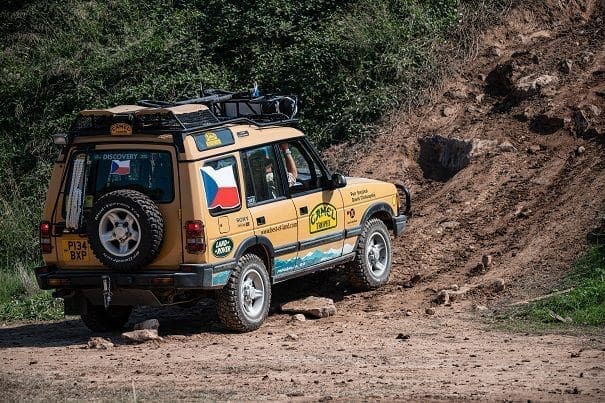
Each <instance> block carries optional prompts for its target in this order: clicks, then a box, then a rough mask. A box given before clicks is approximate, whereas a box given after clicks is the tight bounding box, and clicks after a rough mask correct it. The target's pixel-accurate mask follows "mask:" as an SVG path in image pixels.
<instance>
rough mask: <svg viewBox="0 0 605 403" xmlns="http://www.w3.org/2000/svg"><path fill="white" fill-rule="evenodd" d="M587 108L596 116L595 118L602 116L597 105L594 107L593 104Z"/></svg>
mask: <svg viewBox="0 0 605 403" xmlns="http://www.w3.org/2000/svg"><path fill="white" fill-rule="evenodd" d="M586 108H588V110H589V111H590V112H591V113H592V114H593V115H594V116H595V117H599V116H600V115H601V108H599V107H598V106H596V105H592V104H588V105H586Z"/></svg>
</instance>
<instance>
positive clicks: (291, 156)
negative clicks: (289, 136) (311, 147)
mask: <svg viewBox="0 0 605 403" xmlns="http://www.w3.org/2000/svg"><path fill="white" fill-rule="evenodd" d="M280 150H281V154H282V155H281V157H282V159H283V162H284V166H285V167H286V169H287V171H288V172H289V174H288V177H289V181H288V185H289V186H290V193H291V194H293V195H295V194H297V193H302V192H307V191H310V190H315V189H320V188H321V187H322V186H323V184H324V183H325V181H326V174H325V173H324V172H323V170H322V168H321V166H320V165H319V163H318V162H317V161H316V160H315V158H314V157H313V155H312V154H311V153H310V152H309V151H308V149H307V147H306V146H305V145H304V143H303V142H302V141H300V140H293V141H290V142H288V143H281V144H280ZM292 165H294V166H292ZM294 174H295V175H294Z"/></svg>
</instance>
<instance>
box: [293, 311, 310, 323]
mask: <svg viewBox="0 0 605 403" xmlns="http://www.w3.org/2000/svg"><path fill="white" fill-rule="evenodd" d="M306 320H307V318H306V317H305V315H303V314H302V313H297V314H296V315H292V316H291V317H290V322H304V321H306Z"/></svg>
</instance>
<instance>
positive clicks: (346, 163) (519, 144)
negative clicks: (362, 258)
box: [329, 1, 605, 302]
mask: <svg viewBox="0 0 605 403" xmlns="http://www.w3.org/2000/svg"><path fill="white" fill-rule="evenodd" d="M565 4H567V5H565ZM534 6H535V7H531V9H530V8H529V7H528V8H523V7H522V8H520V9H515V10H512V11H511V13H510V15H509V16H508V17H507V18H506V19H505V21H504V23H503V24H502V26H499V27H497V28H495V29H493V30H490V31H489V32H487V33H486V34H485V35H484V37H483V39H482V40H481V41H480V42H479V43H480V44H481V45H480V46H479V48H478V50H477V56H476V58H475V59H474V60H473V61H471V62H469V63H468V64H467V65H465V66H462V67H461V68H460V72H459V73H458V74H455V75H454V76H453V77H451V78H450V79H449V80H447V81H446V83H445V84H444V86H443V88H441V91H440V92H439V93H437V94H435V96H434V97H433V99H432V100H431V102H430V103H428V105H427V106H425V107H422V108H418V109H417V110H414V111H412V112H411V113H409V114H405V115H398V116H396V117H394V118H393V122H392V129H391V130H390V131H389V132H388V133H383V134H381V135H379V136H377V137H376V138H375V139H372V140H371V141H370V143H369V144H363V145H357V146H354V147H352V148H348V147H347V146H340V147H337V148H335V149H333V150H330V152H329V156H330V157H331V159H332V160H334V161H336V162H335V164H334V165H335V166H336V167H337V168H339V169H341V170H344V171H347V172H348V173H350V174H352V175H362V176H372V177H376V178H386V179H388V180H391V181H395V180H400V181H404V182H405V183H406V184H407V185H408V186H409V187H410V188H411V190H412V192H413V194H414V196H415V203H414V216H413V219H412V220H411V222H410V227H409V231H408V232H407V233H406V235H405V237H404V238H403V239H401V240H400V241H398V244H397V246H398V247H397V248H396V250H397V251H398V253H397V258H396V261H397V262H399V264H400V265H399V266H398V270H396V276H395V278H396V281H397V280H398V281H399V282H403V281H405V280H406V279H408V278H409V277H410V276H411V275H412V274H414V273H419V274H421V275H422V276H423V282H422V283H421V284H419V287H421V288H422V287H423V286H424V288H425V289H426V288H427V287H428V288H433V289H440V288H443V287H444V286H448V285H449V284H453V283H455V284H463V283H468V284H469V285H478V284H487V283H489V282H490V280H491V279H493V278H503V279H504V280H505V281H506V283H507V284H509V285H510V286H509V287H507V288H508V291H507V293H506V296H507V297H508V298H511V299H518V298H523V297H527V296H535V295H536V294H539V293H543V292H544V291H546V290H548V289H549V288H551V287H552V286H553V284H554V282H555V281H556V280H557V279H559V278H560V277H561V275H562V274H563V273H564V272H565V270H566V269H567V268H568V267H569V265H570V263H571V262H572V261H573V260H574V259H576V258H577V256H578V254H579V253H580V252H581V251H582V250H584V249H585V248H586V247H587V242H586V236H587V233H588V232H589V230H590V229H591V228H593V227H594V226H597V225H600V222H601V220H602V217H600V216H599V214H603V212H605V152H604V150H605V148H604V147H603V145H604V144H605V28H603V27H604V26H605V21H604V17H605V16H604V15H603V6H602V5H601V6H599V5H598V4H597V2H594V1H570V2H557V1H547V2H544V3H541V2H537V3H536V4H534ZM599 7H601V8H599ZM566 61H569V63H570V65H571V67H570V69H569V70H566V69H565V67H563V63H566ZM510 65H512V67H511V69H512V73H511V76H512V77H499V76H498V75H497V74H495V73H498V70H499V69H500V67H498V66H505V67H506V66H510ZM490 73H491V74H490ZM545 75H546V76H550V77H554V78H553V79H552V80H554V82H553V83H552V84H549V85H544V86H542V87H540V85H539V84H538V86H537V89H535V90H531V89H530V90H529V91H527V92H522V91H519V90H518V89H517V88H516V87H515V84H516V82H515V81H522V80H523V79H524V78H529V81H532V80H535V79H536V78H538V77H542V76H545ZM494 76H495V78H494ZM494 81H495V83H494ZM498 84H500V86H501V87H502V86H504V87H505V88H503V89H500V88H496V90H494V89H493V87H497V85H498ZM507 86H508V87H511V88H512V89H511V88H506V87H507ZM497 90H500V91H497ZM519 92H522V93H519ZM594 111H596V112H597V113H598V114H599V116H596V114H595V113H594ZM580 113H581V114H582V116H584V117H586V118H587V120H589V121H590V125H591V129H590V130H588V131H585V132H580V130H578V124H577V122H576V120H577V119H578V118H577V116H579V114H580ZM434 135H438V136H442V137H445V138H456V139H465V140H475V141H477V140H481V141H482V143H486V144H484V145H483V146H481V142H479V147H478V150H477V155H475V156H474V157H471V158H470V163H469V165H468V166H466V167H465V168H463V169H462V170H460V171H459V172H457V173H455V174H454V173H453V172H448V168H447V167H445V168H444V167H443V166H442V165H443V164H440V163H439V161H437V160H436V157H435V155H436V154H438V153H439V152H440V151H441V150H442V149H443V147H442V146H441V144H436V141H435V140H434V139H432V138H431V136H434ZM439 140H440V141H441V139H439ZM483 140H486V141H483ZM490 141H492V142H493V144H492V143H490ZM502 143H504V144H502ZM580 147H581V149H580V151H583V152H582V153H579V152H578V149H579V148H580ZM458 148H461V149H462V151H464V147H460V146H458ZM455 151H456V150H454V152H452V153H451V154H447V155H445V160H446V161H445V162H446V164H445V165H447V164H448V163H450V165H455V164H451V163H452V162H456V159H460V158H459V156H460V155H461V154H464V153H456V152H455ZM354 161H360V162H359V163H356V162H354ZM442 162H443V161H442ZM451 175H453V176H451ZM449 176H451V177H449ZM515 213H517V214H515ZM484 254H490V255H492V256H493V258H494V263H493V265H492V266H491V267H490V269H489V270H488V271H487V273H486V274H485V275H482V276H475V277H471V276H469V272H470V271H471V269H472V268H474V267H476V265H477V264H478V263H480V262H481V258H482V255H484ZM408 294H414V293H413V292H411V293H408ZM425 297H426V293H422V294H421V295H420V296H418V298H416V299H417V300H418V301H422V302H424V301H425V300H426V298H425ZM500 301H501V302H502V299H500Z"/></svg>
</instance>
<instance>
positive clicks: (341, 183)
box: [332, 174, 347, 189]
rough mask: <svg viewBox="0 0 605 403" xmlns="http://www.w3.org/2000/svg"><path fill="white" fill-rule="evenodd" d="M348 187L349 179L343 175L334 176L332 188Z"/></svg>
mask: <svg viewBox="0 0 605 403" xmlns="http://www.w3.org/2000/svg"><path fill="white" fill-rule="evenodd" d="M345 186H347V179H346V178H345V177H344V176H342V175H341V174H332V187H333V188H334V189H337V188H343V187H345Z"/></svg>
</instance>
